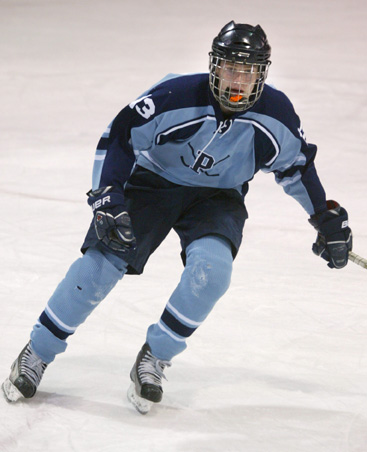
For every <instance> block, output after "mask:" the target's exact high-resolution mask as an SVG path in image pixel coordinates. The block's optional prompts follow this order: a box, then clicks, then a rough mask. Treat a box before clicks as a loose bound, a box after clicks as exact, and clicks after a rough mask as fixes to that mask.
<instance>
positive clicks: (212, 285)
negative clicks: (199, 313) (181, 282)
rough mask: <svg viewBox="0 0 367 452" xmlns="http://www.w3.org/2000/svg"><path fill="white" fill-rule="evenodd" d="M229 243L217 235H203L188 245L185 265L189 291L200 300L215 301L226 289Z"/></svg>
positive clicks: (228, 282) (230, 269)
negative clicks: (211, 236)
mask: <svg viewBox="0 0 367 452" xmlns="http://www.w3.org/2000/svg"><path fill="white" fill-rule="evenodd" d="M232 262H233V258H232V253H231V247H230V244H229V243H228V242H227V241H225V240H222V239H218V238H217V237H213V238H209V237H204V238H203V239H199V240H197V241H196V242H193V244H191V245H190V247H188V250H187V261H186V267H187V272H188V277H189V279H190V286H191V292H192V294H193V295H194V296H195V297H198V298H200V299H201V301H205V299H208V301H209V300H210V301H216V300H218V299H219V298H220V297H221V296H222V295H224V293H225V292H226V291H227V289H228V287H229V285H230V282H231V275H232Z"/></svg>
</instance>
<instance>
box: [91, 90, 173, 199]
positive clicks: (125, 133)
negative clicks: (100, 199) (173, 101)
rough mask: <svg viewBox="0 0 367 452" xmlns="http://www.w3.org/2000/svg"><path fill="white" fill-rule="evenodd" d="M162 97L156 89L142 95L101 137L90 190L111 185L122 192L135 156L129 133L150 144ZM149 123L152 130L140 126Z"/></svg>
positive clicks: (122, 112) (122, 111)
mask: <svg viewBox="0 0 367 452" xmlns="http://www.w3.org/2000/svg"><path fill="white" fill-rule="evenodd" d="M164 99H165V97H164V95H163V93H162V92H161V91H160V90H159V89H158V90H157V89H152V90H151V91H150V92H146V93H144V95H143V96H142V97H140V98H139V99H137V100H135V101H133V102H131V103H130V104H129V105H127V106H126V107H125V108H124V109H123V110H121V112H120V113H119V114H118V115H117V116H116V118H115V119H114V120H113V121H112V123H111V124H110V125H109V126H108V127H107V129H106V131H105V132H104V134H103V135H102V137H101V138H100V140H99V142H98V145H97V149H96V153H95V160H94V166H93V176H92V188H93V190H95V189H97V188H99V187H105V186H110V185H112V186H113V187H114V191H116V192H119V193H123V192H124V185H125V183H126V181H127V180H128V178H129V176H130V174H131V172H132V169H133V167H134V164H135V162H136V157H135V153H134V149H133V146H132V134H133V132H134V131H135V134H136V133H137V132H136V131H138V133H139V140H140V142H144V141H145V142H147V143H149V142H150V141H151V140H152V139H153V138H152V137H153V136H154V130H155V126H154V119H155V117H156V116H157V114H159V113H160V112H161V111H162V110H163V109H164V108H165V105H164V103H165V102H164ZM148 123H150V125H151V127H141V126H144V125H146V124H148Z"/></svg>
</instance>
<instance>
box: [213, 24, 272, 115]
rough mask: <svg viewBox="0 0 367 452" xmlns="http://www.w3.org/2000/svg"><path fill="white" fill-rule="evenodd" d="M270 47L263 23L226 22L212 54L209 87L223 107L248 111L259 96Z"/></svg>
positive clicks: (225, 109)
mask: <svg viewBox="0 0 367 452" xmlns="http://www.w3.org/2000/svg"><path fill="white" fill-rule="evenodd" d="M270 55H271V47H270V45H269V43H268V40H267V37H266V34H265V32H264V30H263V29H262V28H261V27H260V25H256V26H252V25H248V24H236V23H235V22H234V21H233V20H232V21H231V22H229V23H228V24H227V25H225V26H224V27H223V28H222V29H221V31H220V32H219V34H218V36H216V37H215V38H214V40H213V44H212V51H211V52H210V53H209V56H210V60H209V86H210V89H211V91H212V93H213V96H214V98H215V99H216V100H217V101H218V102H219V104H220V106H221V108H222V110H224V111H229V112H231V111H232V112H238V111H245V110H248V109H249V108H251V107H252V106H253V105H254V104H255V102H257V100H258V99H259V98H260V96H261V93H262V91H263V89H264V84H265V80H266V77H267V74H268V69H269V66H270V64H271V61H270Z"/></svg>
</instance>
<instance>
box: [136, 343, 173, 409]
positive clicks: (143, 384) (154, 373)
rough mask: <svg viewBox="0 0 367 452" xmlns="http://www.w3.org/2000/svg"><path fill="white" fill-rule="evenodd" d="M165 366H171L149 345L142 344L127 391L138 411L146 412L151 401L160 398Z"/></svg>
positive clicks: (159, 399) (154, 401)
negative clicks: (155, 354) (157, 355)
mask: <svg viewBox="0 0 367 452" xmlns="http://www.w3.org/2000/svg"><path fill="white" fill-rule="evenodd" d="M166 366H167V367H169V366H171V363H170V362H169V361H162V360H160V359H158V358H156V357H155V356H153V355H152V352H151V349H150V347H149V345H148V344H144V345H143V347H142V349H141V350H140V352H139V354H138V356H137V358H136V361H135V364H134V366H133V368H132V369H131V372H130V378H131V381H132V383H131V385H130V387H129V389H128V392H127V396H128V399H129V400H130V402H131V403H132V404H133V405H134V407H135V408H136V409H137V410H138V411H139V413H141V414H146V413H148V411H149V410H150V408H151V407H152V405H153V403H158V402H160V401H161V400H162V397H163V389H162V377H163V378H165V379H166V377H165V376H164V374H163V371H164V368H165V367H166Z"/></svg>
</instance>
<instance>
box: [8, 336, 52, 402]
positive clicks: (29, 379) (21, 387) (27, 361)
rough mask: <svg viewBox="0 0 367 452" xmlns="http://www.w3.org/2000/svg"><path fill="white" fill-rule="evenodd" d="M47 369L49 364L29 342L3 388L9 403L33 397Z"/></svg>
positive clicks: (12, 367) (14, 364) (14, 363)
mask: <svg viewBox="0 0 367 452" xmlns="http://www.w3.org/2000/svg"><path fill="white" fill-rule="evenodd" d="M46 367H47V364H46V363H45V362H43V361H42V359H41V358H40V357H39V356H38V355H36V353H35V352H34V351H33V350H32V348H31V342H30V341H29V342H28V344H27V345H26V346H25V347H24V349H23V350H22V351H21V352H20V355H19V356H18V358H17V359H16V360H15V361H14V362H13V364H12V366H11V372H10V375H9V378H7V379H6V380H5V381H4V383H3V384H2V386H1V387H2V390H3V392H4V395H5V397H6V399H7V400H8V402H16V401H17V400H18V399H20V398H21V397H24V398H26V399H30V398H31V397H33V396H34V395H35V393H36V391H37V387H38V385H39V384H40V381H41V379H42V376H43V373H44V371H45V369H46Z"/></svg>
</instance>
